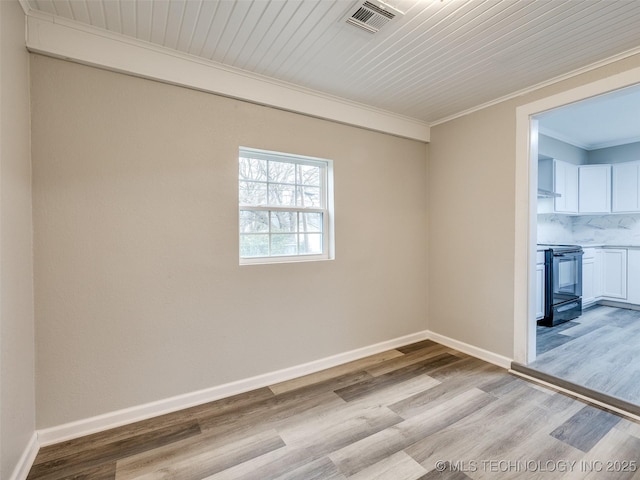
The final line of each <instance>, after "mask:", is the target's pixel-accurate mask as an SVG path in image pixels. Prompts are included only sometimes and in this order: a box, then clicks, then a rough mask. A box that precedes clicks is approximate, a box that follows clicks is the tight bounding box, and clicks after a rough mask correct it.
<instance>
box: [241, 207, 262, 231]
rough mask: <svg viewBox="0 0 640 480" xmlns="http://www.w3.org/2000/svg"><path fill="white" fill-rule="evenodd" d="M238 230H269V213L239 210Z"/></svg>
mask: <svg viewBox="0 0 640 480" xmlns="http://www.w3.org/2000/svg"><path fill="white" fill-rule="evenodd" d="M240 232H241V233H258V232H265V233H268V232H269V215H268V214H267V212H253V211H251V210H240Z"/></svg>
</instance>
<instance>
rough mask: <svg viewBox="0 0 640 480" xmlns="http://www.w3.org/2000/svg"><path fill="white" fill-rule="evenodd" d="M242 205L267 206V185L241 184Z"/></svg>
mask: <svg viewBox="0 0 640 480" xmlns="http://www.w3.org/2000/svg"><path fill="white" fill-rule="evenodd" d="M239 189H240V192H239V193H240V194H239V199H240V205H266V204H267V184H266V183H256V182H240V185H239Z"/></svg>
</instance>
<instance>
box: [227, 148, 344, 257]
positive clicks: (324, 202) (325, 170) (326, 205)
mask: <svg viewBox="0 0 640 480" xmlns="http://www.w3.org/2000/svg"><path fill="white" fill-rule="evenodd" d="M240 158H253V159H257V160H267V161H277V162H286V163H294V164H302V165H313V166H320V167H321V178H320V197H321V206H320V207H300V206H276V205H241V204H240V182H242V181H243V180H242V179H241V178H240V176H239V175H238V258H239V259H240V265H256V264H268V263H290V262H313V261H320V260H332V259H333V258H334V234H333V162H332V161H331V160H327V159H324V158H315V157H308V156H303V155H294V154H289V153H282V152H274V151H269V150H261V149H255V148H249V147H240V149H239V152H238V168H239V166H240ZM260 183H262V182H260ZM267 184H268V183H267ZM296 185H297V184H296ZM243 210H247V211H266V212H277V211H280V212H298V213H300V212H302V213H322V223H323V225H322V253H314V254H296V255H271V256H264V257H242V256H241V255H240V252H241V249H240V247H241V240H242V233H241V232H240V212H241V211H243ZM266 235H269V238H270V240H269V241H270V242H271V235H272V233H271V231H269V232H267V233H266Z"/></svg>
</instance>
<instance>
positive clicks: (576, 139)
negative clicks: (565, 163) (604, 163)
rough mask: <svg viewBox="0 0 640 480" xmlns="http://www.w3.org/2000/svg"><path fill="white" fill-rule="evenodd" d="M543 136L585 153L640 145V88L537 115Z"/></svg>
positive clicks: (625, 89) (602, 96)
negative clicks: (617, 146) (633, 144)
mask: <svg viewBox="0 0 640 480" xmlns="http://www.w3.org/2000/svg"><path fill="white" fill-rule="evenodd" d="M537 118H538V120H539V121H540V133H542V134H545V135H548V136H551V137H554V138H557V139H558V140H562V141H564V142H567V143H570V144H572V145H575V146H577V147H580V148H583V149H585V150H595V149H598V148H606V147H613V146H616V145H624V144H627V143H633V142H640V85H637V86H635V87H628V88H624V89H621V90H617V91H615V92H612V93H608V94H606V95H600V96H598V97H594V98H590V99H587V100H583V101H581V102H577V103H574V104H572V105H568V106H565V107H562V108H557V109H555V110H552V111H550V112H546V113H544V114H541V115H538V116H537Z"/></svg>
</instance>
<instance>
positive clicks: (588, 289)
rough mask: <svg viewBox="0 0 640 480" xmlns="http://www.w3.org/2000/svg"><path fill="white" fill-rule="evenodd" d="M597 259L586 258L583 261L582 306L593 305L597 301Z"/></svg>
mask: <svg viewBox="0 0 640 480" xmlns="http://www.w3.org/2000/svg"><path fill="white" fill-rule="evenodd" d="M595 266H596V262H595V258H593V257H592V258H584V259H583V260H582V306H585V307H586V306H588V305H591V304H592V303H594V302H595V301H596V289H595V279H596V272H595Z"/></svg>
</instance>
